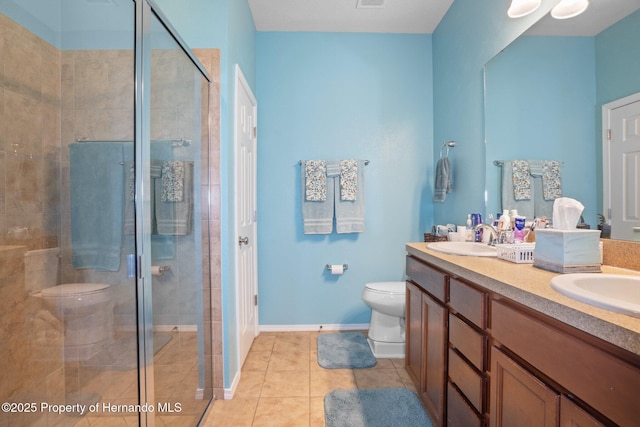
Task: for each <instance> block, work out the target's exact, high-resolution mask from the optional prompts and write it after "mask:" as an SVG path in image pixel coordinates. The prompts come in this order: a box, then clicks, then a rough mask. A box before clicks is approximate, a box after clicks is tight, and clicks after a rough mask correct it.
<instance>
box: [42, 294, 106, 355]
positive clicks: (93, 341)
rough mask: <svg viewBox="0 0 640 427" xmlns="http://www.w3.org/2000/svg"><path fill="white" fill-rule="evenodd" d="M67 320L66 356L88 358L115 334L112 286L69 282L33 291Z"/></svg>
mask: <svg viewBox="0 0 640 427" xmlns="http://www.w3.org/2000/svg"><path fill="white" fill-rule="evenodd" d="M34 296H37V297H40V298H42V299H43V300H44V303H45V306H46V307H47V308H48V309H49V310H50V311H51V312H52V313H53V314H54V315H56V316H57V317H58V318H59V319H61V320H62V321H63V322H64V328H65V332H64V347H65V360H67V361H71V360H86V359H88V358H90V357H91V356H93V355H94V354H95V353H97V352H98V351H100V350H101V349H102V348H103V347H104V346H106V345H107V344H109V343H110V342H111V339H112V338H113V298H112V296H111V286H110V285H106V284H103V283H67V284H64V285H57V286H52V287H50V288H46V289H43V290H42V291H40V292H38V293H36V294H34Z"/></svg>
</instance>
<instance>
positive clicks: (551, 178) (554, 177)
mask: <svg viewBox="0 0 640 427" xmlns="http://www.w3.org/2000/svg"><path fill="white" fill-rule="evenodd" d="M543 168H544V172H543V173H542V197H544V199H545V200H555V199H557V198H558V197H562V180H561V178H560V162H558V161H555V160H545V161H544V163H543Z"/></svg>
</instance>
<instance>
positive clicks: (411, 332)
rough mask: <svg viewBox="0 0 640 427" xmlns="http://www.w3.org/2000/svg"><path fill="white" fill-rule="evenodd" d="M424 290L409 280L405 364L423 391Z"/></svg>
mask: <svg viewBox="0 0 640 427" xmlns="http://www.w3.org/2000/svg"><path fill="white" fill-rule="evenodd" d="M422 293H423V292H422V291H421V290H420V288H418V287H417V286H415V285H414V284H413V283H411V282H407V294H406V295H407V296H406V298H407V315H406V316H407V317H406V351H405V354H406V356H405V366H406V368H407V372H408V373H409V375H410V376H411V379H412V380H413V383H414V384H416V386H417V387H418V391H419V392H420V393H422V390H423V389H424V384H422V369H423V368H422Z"/></svg>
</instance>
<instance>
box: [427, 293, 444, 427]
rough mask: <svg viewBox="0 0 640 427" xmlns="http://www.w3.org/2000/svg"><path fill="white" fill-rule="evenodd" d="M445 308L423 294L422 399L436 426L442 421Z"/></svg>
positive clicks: (441, 423) (442, 423)
mask: <svg viewBox="0 0 640 427" xmlns="http://www.w3.org/2000/svg"><path fill="white" fill-rule="evenodd" d="M447 319H448V311H447V309H446V307H444V306H443V305H442V304H440V303H439V302H437V301H436V300H435V299H433V298H431V297H430V296H429V295H428V294H426V293H423V294H422V328H423V335H422V341H423V346H422V351H423V359H424V371H423V384H424V389H423V391H422V400H423V402H424V403H425V406H426V408H427V412H429V415H431V419H432V421H433V423H434V425H436V426H442V425H444V424H445V418H444V415H445V413H444V408H445V400H446V399H445V398H446V394H445V393H446V388H445V387H446V366H447Z"/></svg>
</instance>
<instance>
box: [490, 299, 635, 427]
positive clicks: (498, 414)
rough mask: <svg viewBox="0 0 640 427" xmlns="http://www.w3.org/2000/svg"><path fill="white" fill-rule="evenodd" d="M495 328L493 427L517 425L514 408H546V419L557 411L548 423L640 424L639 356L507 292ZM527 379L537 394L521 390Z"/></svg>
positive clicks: (497, 306) (494, 309) (497, 302)
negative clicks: (511, 298) (524, 304)
mask: <svg viewBox="0 0 640 427" xmlns="http://www.w3.org/2000/svg"><path fill="white" fill-rule="evenodd" d="M491 335H492V339H493V347H492V349H491V359H492V362H491V394H490V400H491V410H490V413H491V425H492V426H501V425H505V426H506V425H512V424H510V423H509V422H507V421H506V417H508V416H509V414H508V412H510V411H515V412H518V413H522V412H523V411H526V412H527V413H529V412H532V411H533V412H536V415H537V416H539V417H543V414H544V419H545V422H546V420H548V419H550V417H551V414H555V415H554V416H555V417H558V418H557V419H556V418H551V421H550V422H551V424H544V425H556V424H555V423H556V422H557V423H560V425H561V426H565V425H566V426H587V425H591V426H592V425H620V426H634V425H638V422H639V420H640V418H639V415H638V414H640V412H639V409H638V408H640V363H639V360H638V357H637V355H634V354H630V353H627V352H625V351H623V350H621V349H617V348H615V346H611V345H604V343H599V342H596V341H597V340H596V339H595V338H593V337H591V336H589V335H587V334H585V333H583V332H581V331H577V330H573V329H571V328H569V327H567V326H563V324H561V323H560V322H558V321H556V320H554V319H551V318H548V317H546V316H543V315H541V314H537V313H536V312H534V311H533V310H530V309H527V308H526V307H521V306H519V305H518V304H515V303H512V302H511V301H509V300H507V299H503V298H500V297H496V298H495V299H493V300H492V301H491ZM514 372H518V376H516V375H515V374H513V373H514ZM512 374H513V375H512ZM514 378H517V379H518V380H517V381H519V384H522V386H520V385H517V384H518V382H516V380H514ZM525 378H528V379H525ZM505 379H506V380H509V381H511V384H510V386H509V387H507V386H506V385H505ZM527 381H528V382H527ZM534 383H535V384H537V386H538V387H537V388H536V387H534V386H533V385H531V384H534ZM525 384H529V385H528V386H526V387H527V391H528V392H529V393H530V396H529V397H530V399H527V398H526V396H525V395H524V394H526V393H524V392H523V393H521V395H522V396H520V397H519V396H518V395H517V392H516V391H515V390H517V389H524V387H525ZM509 388H511V389H512V391H509V390H508V389H509ZM543 390H544V391H543ZM534 394H536V395H538V396H534ZM541 396H544V398H542V397H541ZM540 402H544V405H542V406H541V405H540ZM551 402H553V404H552V403H551ZM578 402H580V403H578ZM543 407H544V410H543ZM508 408H510V409H508ZM591 414H594V415H591ZM532 416H533V414H532ZM501 421H504V422H501ZM540 425H543V424H540Z"/></svg>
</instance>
